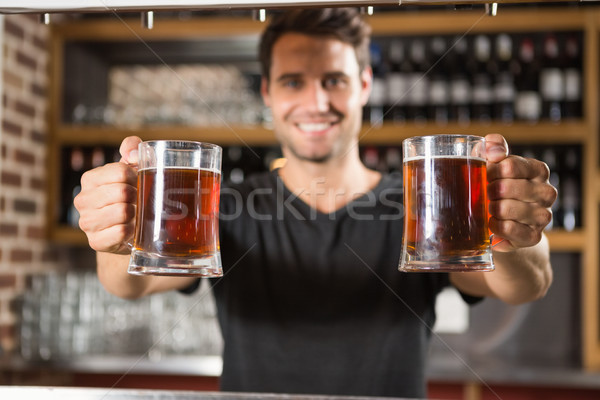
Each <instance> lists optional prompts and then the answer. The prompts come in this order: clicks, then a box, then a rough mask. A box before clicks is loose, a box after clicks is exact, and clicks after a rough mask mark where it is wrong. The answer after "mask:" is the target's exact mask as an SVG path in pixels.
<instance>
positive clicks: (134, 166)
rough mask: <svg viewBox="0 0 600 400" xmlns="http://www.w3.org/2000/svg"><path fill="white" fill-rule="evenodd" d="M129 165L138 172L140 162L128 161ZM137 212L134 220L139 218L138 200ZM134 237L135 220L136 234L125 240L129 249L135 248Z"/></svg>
mask: <svg viewBox="0 0 600 400" xmlns="http://www.w3.org/2000/svg"><path fill="white" fill-rule="evenodd" d="M127 166H129V167H131V168H133V169H134V170H135V171H136V173H137V170H138V163H127ZM135 212H136V216H135V217H134V221H135V220H137V200H136V207H135ZM134 239H135V222H134V234H133V235H131V236H130V237H129V238H128V239H127V240H125V242H123V244H124V245H125V246H127V248H128V249H129V250H133V244H134Z"/></svg>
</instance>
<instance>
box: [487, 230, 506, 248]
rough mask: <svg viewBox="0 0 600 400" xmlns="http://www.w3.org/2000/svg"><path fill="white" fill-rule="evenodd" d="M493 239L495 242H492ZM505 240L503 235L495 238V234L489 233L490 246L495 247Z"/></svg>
mask: <svg viewBox="0 0 600 400" xmlns="http://www.w3.org/2000/svg"><path fill="white" fill-rule="evenodd" d="M494 240H495V241H496V242H495V243H494ZM505 240H506V239H504V238H503V237H498V238H497V237H496V235H495V234H494V233H492V234H491V235H490V246H491V247H492V248H494V247H496V246H497V245H499V244H500V243H502V242H504V241H505Z"/></svg>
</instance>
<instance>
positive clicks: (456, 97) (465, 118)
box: [449, 36, 472, 125]
mask: <svg viewBox="0 0 600 400" xmlns="http://www.w3.org/2000/svg"><path fill="white" fill-rule="evenodd" d="M468 53H469V43H468V40H467V37H466V36H457V37H455V38H454V39H453V44H452V49H451V51H450V52H449V56H450V57H451V58H450V62H449V68H450V78H449V79H450V119H451V120H452V121H456V122H458V123H459V124H460V125H468V124H469V123H470V122H471V92H472V90H471V82H470V81H469V76H468V73H467V65H466V60H467V58H468Z"/></svg>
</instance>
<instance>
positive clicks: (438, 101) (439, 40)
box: [428, 36, 450, 125]
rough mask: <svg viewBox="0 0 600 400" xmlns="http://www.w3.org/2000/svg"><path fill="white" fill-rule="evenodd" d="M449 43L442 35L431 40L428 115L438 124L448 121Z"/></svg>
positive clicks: (444, 123)
mask: <svg viewBox="0 0 600 400" xmlns="http://www.w3.org/2000/svg"><path fill="white" fill-rule="evenodd" d="M447 50H448V44H447V43H446V40H445V39H444V38H443V37H442V36H435V37H433V38H432V39H431V42H430V54H431V62H432V65H433V66H432V68H431V72H430V81H429V95H428V108H429V110H428V115H429V118H430V119H431V120H432V121H434V122H435V123H436V124H438V125H446V124H447V123H448V118H449V116H448V107H449V103H450V88H449V86H448V69H449V66H448V58H447V57H446V52H447Z"/></svg>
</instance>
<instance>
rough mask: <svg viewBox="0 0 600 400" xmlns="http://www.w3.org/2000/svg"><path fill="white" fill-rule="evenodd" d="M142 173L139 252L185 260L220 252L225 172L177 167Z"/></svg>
mask: <svg viewBox="0 0 600 400" xmlns="http://www.w3.org/2000/svg"><path fill="white" fill-rule="evenodd" d="M138 174H139V177H138V202H137V204H138V207H139V209H138V210H137V221H136V232H135V248H136V249H138V250H141V251H143V252H146V253H150V254H160V255H161V256H167V257H183V258H185V257H195V258H198V257H212V256H213V255H214V254H216V253H217V252H218V251H219V239H218V238H219V236H218V213H219V193H220V185H221V174H220V173H218V172H214V171H209V170H204V169H197V168H177V167H171V168H164V169H161V170H160V171H159V170H157V169H156V168H149V169H143V170H140V171H139V172H138Z"/></svg>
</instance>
